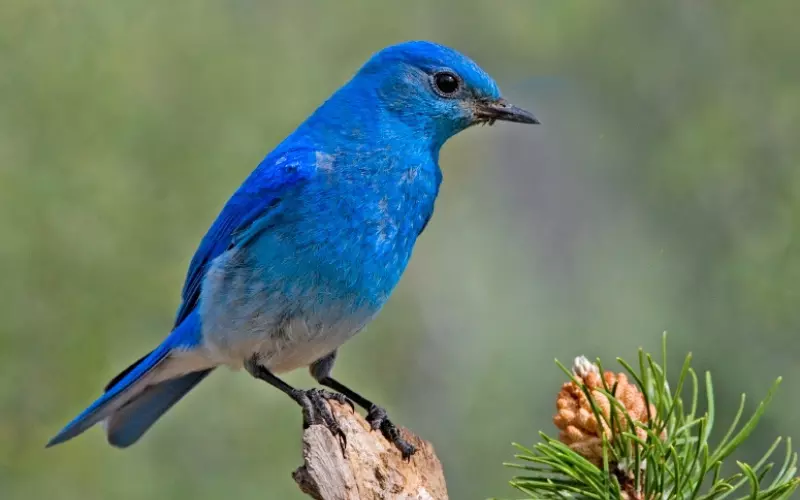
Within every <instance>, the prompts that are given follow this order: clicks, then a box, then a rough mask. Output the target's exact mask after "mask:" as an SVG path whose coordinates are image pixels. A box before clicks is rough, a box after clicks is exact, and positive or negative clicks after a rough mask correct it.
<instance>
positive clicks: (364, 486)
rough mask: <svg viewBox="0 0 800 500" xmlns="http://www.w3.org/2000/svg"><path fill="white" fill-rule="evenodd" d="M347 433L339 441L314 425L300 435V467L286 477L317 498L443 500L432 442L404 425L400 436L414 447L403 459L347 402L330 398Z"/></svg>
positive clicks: (441, 477) (440, 473)
mask: <svg viewBox="0 0 800 500" xmlns="http://www.w3.org/2000/svg"><path fill="white" fill-rule="evenodd" d="M330 406H331V410H332V411H333V414H334V416H335V417H336V418H337V420H338V421H339V425H341V427H342V430H343V431H344V433H345V436H346V437H347V446H346V449H345V452H344V453H342V447H341V444H340V442H339V441H338V440H337V439H336V438H335V437H334V436H333V435H332V434H331V432H330V431H329V430H328V429H327V428H325V427H323V426H320V425H313V426H311V427H309V428H308V429H306V430H305V432H304V433H303V462H304V463H303V465H302V466H301V467H299V468H298V469H297V470H296V471H294V473H293V474H292V477H294V480H295V482H297V485H298V486H299V487H300V489H301V490H302V491H303V492H304V493H306V494H307V495H309V496H310V497H312V498H315V499H317V500H394V499H398V500H446V499H447V498H448V497H447V487H446V485H445V481H444V473H443V471H442V464H441V462H439V459H438V458H437V457H436V453H434V451H433V446H432V445H431V444H430V443H429V442H427V441H424V440H422V439H421V438H419V437H417V436H416V435H414V434H412V433H411V432H410V431H408V430H407V429H405V428H401V429H400V432H401V433H402V435H403V437H404V438H405V439H406V440H408V442H410V443H411V444H413V445H414V446H416V447H417V452H416V453H415V454H414V455H413V456H412V457H411V459H410V460H404V459H403V458H402V456H401V455H400V452H399V451H398V450H397V448H395V447H394V445H393V444H391V443H390V442H388V441H387V440H386V439H385V438H384V437H383V436H382V435H381V433H380V432H379V431H373V430H371V429H370V426H369V424H368V423H367V422H366V420H364V418H363V417H362V416H361V415H359V414H358V413H356V412H353V411H352V410H351V409H350V407H349V406H348V405H341V404H339V403H337V402H335V401H331V402H330Z"/></svg>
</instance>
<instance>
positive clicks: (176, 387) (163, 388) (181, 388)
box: [106, 369, 212, 448]
mask: <svg viewBox="0 0 800 500" xmlns="http://www.w3.org/2000/svg"><path fill="white" fill-rule="evenodd" d="M211 370H212V369H207V370H202V371H199V372H193V373H188V374H186V375H183V376H182V377H178V378H174V379H171V380H167V381H164V382H160V383H158V384H156V385H153V386H150V387H147V388H146V389H145V390H144V391H143V392H142V393H141V394H137V395H136V397H135V398H134V399H133V400H131V401H130V402H128V403H126V404H125V406H123V407H122V408H120V409H119V410H117V411H115V412H114V413H113V414H112V415H111V417H110V418H109V420H108V424H107V426H106V432H107V433H108V442H109V443H111V444H112V445H113V446H117V447H119V448H126V447H128V446H130V445H132V444H133V443H135V442H136V441H137V440H138V439H139V438H140V437H142V434H144V433H145V432H146V431H147V430H148V429H149V428H150V426H152V425H153V424H154V423H155V422H156V420H158V419H159V418H160V417H161V415H163V414H164V413H165V412H166V411H167V410H169V409H170V408H171V407H172V405H174V404H175V403H177V402H178V401H180V399H181V398H182V397H183V396H185V395H186V393H188V392H189V391H190V390H192V388H194V386H195V385H197V384H199V383H200V382H201V381H202V380H203V379H204V378H206V376H207V375H208V374H209V373H211Z"/></svg>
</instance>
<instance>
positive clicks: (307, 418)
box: [292, 388, 354, 453]
mask: <svg viewBox="0 0 800 500" xmlns="http://www.w3.org/2000/svg"><path fill="white" fill-rule="evenodd" d="M292 397H293V398H294V400H295V401H297V403H298V404H299V405H300V406H301V407H302V408H303V428H304V429H307V428H308V427H310V426H312V425H323V426H325V427H326V428H327V429H328V430H329V431H331V434H333V435H334V437H336V439H338V440H339V444H340V445H341V447H342V453H344V452H345V448H346V447H347V437H346V436H345V434H344V431H343V430H342V427H341V426H340V425H339V422H337V421H336V417H334V416H333V412H331V408H330V406H328V400H334V401H338V402H339V403H341V404H347V405H350V408H354V407H353V402H352V401H350V400H349V399H347V397H345V396H344V395H342V394H339V393H338V392H331V391H326V390H325V389H317V388H314V389H308V390H300V389H296V390H295V391H294V393H293V394H292Z"/></svg>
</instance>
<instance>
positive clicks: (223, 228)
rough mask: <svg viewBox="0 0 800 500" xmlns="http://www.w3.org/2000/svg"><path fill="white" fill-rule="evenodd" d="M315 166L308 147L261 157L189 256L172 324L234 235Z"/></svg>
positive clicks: (188, 305)
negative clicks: (188, 263)
mask: <svg viewBox="0 0 800 500" xmlns="http://www.w3.org/2000/svg"><path fill="white" fill-rule="evenodd" d="M315 169H316V167H315V153H314V151H313V150H311V149H294V150H291V151H281V150H280V148H278V149H276V150H275V151H273V152H272V153H270V154H269V155H267V157H266V158H264V160H263V161H262V162H261V163H260V164H259V165H258V167H257V168H256V169H255V170H254V171H253V173H252V174H250V176H249V177H248V178H247V179H246V180H245V181H244V183H243V184H242V185H241V187H240V188H239V189H238V190H237V191H236V192H235V193H234V194H233V196H232V197H231V198H230V199H229V200H228V202H227V203H226V204H225V207H224V208H223V209H222V212H220V214H219V216H218V217H217V220H215V221H214V224H212V226H211V228H210V229H209V230H208V232H207V233H206V235H205V236H204V237H203V239H202V241H201V242H200V246H199V247H198V249H197V252H195V254H194V257H192V262H191V264H190V265H189V271H188V273H187V274H186V282H185V283H184V285H183V292H182V293H181V297H182V299H183V302H182V303H181V306H180V308H179V309H178V314H177V317H176V318H175V325H179V324H180V323H181V322H182V321H183V320H184V319H185V318H186V317H187V316H188V315H189V314H190V313H191V312H192V311H193V310H194V308H195V307H196V306H197V300H198V298H199V297H200V287H201V285H202V283H203V278H204V277H205V275H206V272H207V271H208V267H209V265H210V264H211V262H212V261H213V260H214V259H215V258H217V257H218V256H219V255H220V254H222V253H223V252H225V251H226V250H228V248H230V247H231V245H233V244H234V243H235V242H236V241H235V240H236V237H237V235H239V234H241V233H243V232H245V231H246V230H247V229H248V228H249V227H250V225H251V224H253V222H255V221H256V220H259V219H262V218H263V217H264V215H266V214H267V213H269V212H271V211H273V210H275V209H276V208H277V207H278V206H279V205H280V201H281V196H282V194H283V193H285V192H286V191H287V190H288V189H290V188H293V187H296V186H297V185H299V184H301V183H303V182H305V181H306V180H307V179H308V178H309V177H310V175H311V174H312V173H313V172H314V171H315Z"/></svg>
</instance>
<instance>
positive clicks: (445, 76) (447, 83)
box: [433, 71, 460, 96]
mask: <svg viewBox="0 0 800 500" xmlns="http://www.w3.org/2000/svg"><path fill="white" fill-rule="evenodd" d="M433 83H434V84H435V85H436V90H438V91H439V92H441V93H442V94H443V95H445V96H451V95H453V94H455V93H456V92H457V91H458V87H459V85H460V82H459V80H458V77H457V76H456V75H454V74H453V73H449V72H446V71H443V72H441V73H436V74H435V75H433Z"/></svg>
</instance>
